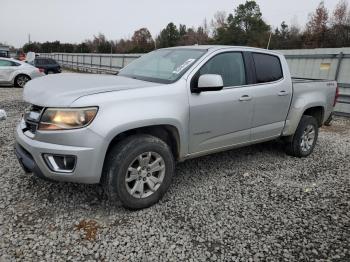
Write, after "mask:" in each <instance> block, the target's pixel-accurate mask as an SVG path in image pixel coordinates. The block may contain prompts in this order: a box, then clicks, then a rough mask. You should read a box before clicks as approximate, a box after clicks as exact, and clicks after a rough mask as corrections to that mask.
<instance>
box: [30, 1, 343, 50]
mask: <svg viewBox="0 0 350 262" xmlns="http://www.w3.org/2000/svg"><path fill="white" fill-rule="evenodd" d="M268 43H269V48H271V49H293V48H298V49H299V48H324V47H344V46H350V10H349V7H348V2H347V0H340V1H339V3H338V4H337V6H336V7H335V9H334V10H333V11H332V12H330V11H329V10H327V8H326V7H325V5H324V2H323V1H322V2H321V3H320V4H319V5H318V7H317V8H316V10H315V11H314V12H313V13H311V14H310V15H309V18H308V21H307V23H306V25H304V26H303V27H302V28H301V27H300V26H298V25H296V24H291V25H288V24H287V23H286V22H285V21H282V23H281V25H280V26H279V27H278V28H273V27H272V26H271V25H268V24H267V23H266V22H265V21H264V19H263V15H262V12H261V10H260V7H259V5H258V4H257V3H256V2H255V1H246V2H245V3H244V4H240V5H239V6H238V7H237V8H235V9H234V10H233V12H232V13H229V14H227V13H226V12H224V11H219V12H217V13H216V14H215V15H214V17H213V18H212V20H211V21H210V22H209V23H208V22H207V20H204V22H203V24H202V25H201V26H198V27H196V28H195V27H187V26H186V25H183V24H180V25H179V26H177V25H175V24H174V23H173V22H170V23H169V24H168V25H167V26H166V27H165V28H164V29H163V30H161V32H160V33H159V34H158V36H156V37H155V38H153V37H152V35H151V33H150V31H149V30H148V29H147V28H141V29H139V30H137V31H135V32H134V34H133V36H132V37H131V38H130V39H120V40H108V39H107V38H106V37H105V36H104V35H103V34H101V33H100V34H98V35H96V36H94V37H93V38H92V39H89V40H85V41H83V42H82V43H79V44H71V43H61V42H59V41H55V42H45V43H38V42H33V43H28V44H25V45H24V46H23V51H24V52H28V51H34V52H38V53H50V52H65V53H145V52H149V51H152V50H154V49H157V48H163V47H172V46H178V45H194V44H221V45H242V46H253V47H262V48H266V47H267V46H268Z"/></svg>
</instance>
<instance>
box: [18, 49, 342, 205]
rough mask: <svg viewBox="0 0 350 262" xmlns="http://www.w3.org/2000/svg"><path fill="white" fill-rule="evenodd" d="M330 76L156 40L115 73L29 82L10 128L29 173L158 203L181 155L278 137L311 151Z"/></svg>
mask: <svg viewBox="0 0 350 262" xmlns="http://www.w3.org/2000/svg"><path fill="white" fill-rule="evenodd" d="M337 90H338V89H337V83H336V82H335V81H326V80H312V79H300V78H299V79H294V78H292V77H291V76H290V72H289V69H288V65H287V62H286V60H285V58H284V56H283V55H281V54H279V53H275V52H272V51H269V50H263V49H256V48H248V47H230V46H191V47H175V48H167V49H160V50H156V51H154V52H151V53H149V54H146V55H144V56H142V57H141V58H139V59H138V60H136V61H134V62H133V63H131V64H130V65H128V66H127V67H125V68H124V69H122V70H121V71H120V72H119V74H118V75H117V76H112V75H109V76H107V75H105V76H101V75H89V74H61V75H50V76H46V77H42V78H38V79H35V80H33V81H30V82H29V83H27V85H26V86H25V88H24V93H23V97H24V100H25V101H26V102H28V103H29V104H30V107H29V108H28V110H27V111H26V112H25V113H24V117H23V119H22V120H21V122H20V124H19V125H18V127H17V130H16V140H17V142H16V145H15V152H16V155H17V157H18V159H19V162H20V163H21V165H22V167H23V168H24V170H25V171H26V172H32V173H34V174H36V175H37V176H39V177H42V178H46V179H50V180H58V181H66V182H77V183H90V184H93V183H102V184H103V185H104V187H105V189H106V192H107V193H108V194H109V196H111V197H112V198H115V197H117V198H119V199H120V200H121V202H122V203H123V205H124V206H125V207H127V208H130V209H141V208H146V207H149V206H151V205H153V204H155V203H156V202H157V201H158V200H159V199H160V198H161V197H162V196H163V195H164V193H165V192H166V190H167V189H168V187H169V186H170V183H171V180H172V176H173V174H174V165H175V162H177V161H184V160H186V159H190V158H194V157H198V156H202V155H207V154H211V153H215V152H219V151H223V150H229V149H232V148H237V147H242V146H247V145H251V144H255V143H260V142H264V141H269V140H274V139H277V138H281V139H282V140H283V141H284V142H285V144H286V151H287V153H288V154H289V155H292V156H295V157H306V156H308V155H310V154H311V153H312V151H313V149H314V147H315V144H316V141H317V137H318V129H319V127H321V126H322V125H323V124H324V122H325V121H326V120H327V119H328V117H329V116H330V114H331V113H332V111H333V108H334V105H335V103H336V99H337Z"/></svg>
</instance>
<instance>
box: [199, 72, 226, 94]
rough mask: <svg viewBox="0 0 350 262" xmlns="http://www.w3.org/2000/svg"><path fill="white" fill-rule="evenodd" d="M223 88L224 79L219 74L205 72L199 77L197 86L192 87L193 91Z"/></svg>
mask: <svg viewBox="0 0 350 262" xmlns="http://www.w3.org/2000/svg"><path fill="white" fill-rule="evenodd" d="M223 88H224V81H223V80H222V77H221V75H214V74H207V75H202V76H200V77H199V79H198V86H197V88H195V89H194V92H195V93H200V92H207V91H220V90H222V89H223Z"/></svg>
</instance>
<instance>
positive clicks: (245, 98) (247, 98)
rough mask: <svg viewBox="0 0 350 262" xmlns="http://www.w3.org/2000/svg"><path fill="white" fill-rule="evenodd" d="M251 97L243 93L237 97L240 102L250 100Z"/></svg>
mask: <svg viewBox="0 0 350 262" xmlns="http://www.w3.org/2000/svg"><path fill="white" fill-rule="evenodd" d="M252 99H253V98H252V97H251V96H248V95H244V96H241V98H240V99H239V101H241V102H246V101H251V100H252Z"/></svg>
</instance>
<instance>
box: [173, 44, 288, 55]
mask: <svg viewBox="0 0 350 262" xmlns="http://www.w3.org/2000/svg"><path fill="white" fill-rule="evenodd" d="M179 48H184V49H201V50H211V51H216V50H220V49H226V48H239V49H242V50H246V51H260V52H261V51H263V52H269V53H276V54H281V53H280V52H276V51H274V50H269V49H263V48H256V47H249V46H230V45H190V46H175V47H169V48H166V49H179Z"/></svg>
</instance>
